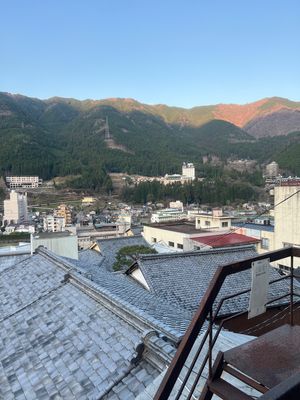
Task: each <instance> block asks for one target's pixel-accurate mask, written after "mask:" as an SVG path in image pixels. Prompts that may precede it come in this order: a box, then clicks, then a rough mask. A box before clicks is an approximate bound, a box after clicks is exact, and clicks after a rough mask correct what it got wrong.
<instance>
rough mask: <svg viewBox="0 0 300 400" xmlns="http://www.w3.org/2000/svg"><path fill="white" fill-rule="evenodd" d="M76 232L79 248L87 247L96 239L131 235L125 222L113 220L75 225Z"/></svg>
mask: <svg viewBox="0 0 300 400" xmlns="http://www.w3.org/2000/svg"><path fill="white" fill-rule="evenodd" d="M76 232H77V237H78V248H79V250H84V249H88V248H89V247H90V246H91V245H92V244H93V243H95V241H97V240H101V239H112V238H117V237H122V236H132V235H133V233H132V231H131V229H130V228H129V227H128V226H127V224H123V223H113V222H111V223H99V224H97V225H95V226H94V225H87V226H77V227H76Z"/></svg>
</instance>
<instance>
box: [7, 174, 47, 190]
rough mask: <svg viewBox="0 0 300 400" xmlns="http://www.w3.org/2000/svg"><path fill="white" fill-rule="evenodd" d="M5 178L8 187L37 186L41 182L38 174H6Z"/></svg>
mask: <svg viewBox="0 0 300 400" xmlns="http://www.w3.org/2000/svg"><path fill="white" fill-rule="evenodd" d="M5 179H6V183H7V184H8V185H9V187H10V189H17V188H37V187H39V186H40V185H41V184H42V179H39V177H38V176H7V177H6V178H5Z"/></svg>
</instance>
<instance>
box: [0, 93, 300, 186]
mask: <svg viewBox="0 0 300 400" xmlns="http://www.w3.org/2000/svg"><path fill="white" fill-rule="evenodd" d="M106 119H107V120H108V124H109V133H110V135H109V140H105V129H104V128H105V122H106ZM299 132H300V102H293V101H290V100H288V99H283V98H279V97H273V98H267V99H262V100H259V101H256V102H254V103H249V104H246V105H235V104H218V105H209V106H199V107H193V108H191V109H185V108H180V107H169V106H166V105H160V104H159V105H147V104H143V103H139V102H138V101H136V100H133V99H120V98H115V99H105V100H84V101H79V100H76V99H67V98H59V97H53V98H50V99H47V100H40V99H35V98H30V97H26V96H22V95H15V94H9V93H4V92H2V93H1V92H0V140H1V147H0V168H1V170H2V171H3V172H4V173H13V174H38V175H40V176H42V177H43V178H44V179H48V178H51V177H53V176H56V175H70V174H72V175H76V174H82V173H83V172H84V171H86V170H100V169H103V168H104V169H105V170H106V171H110V172H118V171H120V172H128V173H139V174H145V175H161V174H164V173H167V172H168V173H172V172H176V171H177V172H178V171H179V170H180V164H181V163H182V161H184V160H186V161H193V162H195V164H196V165H197V166H198V168H201V165H202V157H203V156H204V155H207V154H210V155H216V156H218V157H219V158H220V159H221V160H226V159H228V158H229V157H231V158H241V157H242V158H254V159H257V161H258V162H259V163H266V162H268V161H272V160H273V159H276V160H277V161H278V162H279V163H280V166H281V167H282V168H283V169H287V170H288V171H290V172H291V173H300V165H298V161H297V159H298V158H299V157H298V155H300V141H299V136H300V133H299ZM298 171H299V172H298Z"/></svg>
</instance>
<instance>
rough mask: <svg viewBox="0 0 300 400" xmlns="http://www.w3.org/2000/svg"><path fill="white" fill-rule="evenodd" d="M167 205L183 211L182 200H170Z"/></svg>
mask: <svg viewBox="0 0 300 400" xmlns="http://www.w3.org/2000/svg"><path fill="white" fill-rule="evenodd" d="M169 207H170V208H177V209H181V210H182V211H183V202H182V201H179V200H176V201H170V203H169Z"/></svg>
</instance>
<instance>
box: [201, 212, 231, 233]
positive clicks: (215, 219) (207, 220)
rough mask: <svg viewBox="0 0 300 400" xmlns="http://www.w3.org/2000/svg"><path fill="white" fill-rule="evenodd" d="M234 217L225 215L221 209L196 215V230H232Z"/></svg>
mask: <svg viewBox="0 0 300 400" xmlns="http://www.w3.org/2000/svg"><path fill="white" fill-rule="evenodd" d="M231 220H232V217H230V216H228V215H224V214H223V211H222V209H221V208H213V210H212V212H211V213H199V214H198V215H196V229H225V230H226V229H230V228H231Z"/></svg>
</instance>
